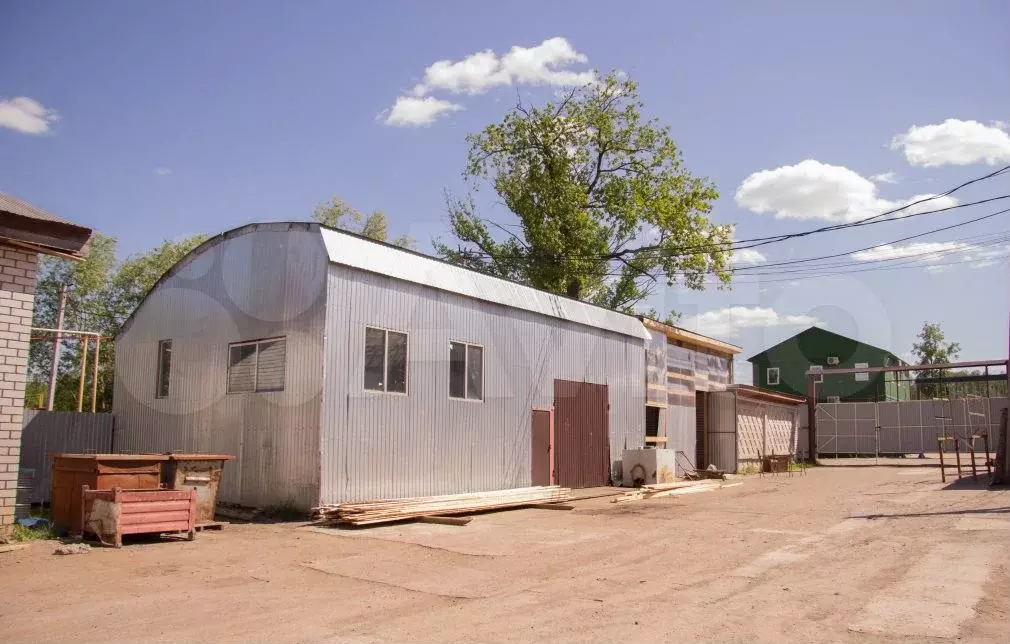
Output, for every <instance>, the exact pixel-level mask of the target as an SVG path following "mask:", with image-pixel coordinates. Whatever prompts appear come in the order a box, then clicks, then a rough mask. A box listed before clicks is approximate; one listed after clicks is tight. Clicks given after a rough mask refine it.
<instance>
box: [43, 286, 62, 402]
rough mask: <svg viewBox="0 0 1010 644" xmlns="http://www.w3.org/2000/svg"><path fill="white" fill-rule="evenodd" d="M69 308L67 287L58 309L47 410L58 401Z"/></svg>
mask: <svg viewBox="0 0 1010 644" xmlns="http://www.w3.org/2000/svg"><path fill="white" fill-rule="evenodd" d="M66 306H67V285H66V284H64V285H63V286H62V287H61V288H60V306H59V308H58V309H56V341H55V342H53V368H52V371H51V372H50V374H49V400H48V401H47V402H46V409H48V410H49V411H52V410H53V402H54V401H55V400H56V375H57V372H58V371H59V370H60V344H61V343H62V341H63V335H62V334H61V333H60V329H62V328H63V310H64V309H65V308H66Z"/></svg>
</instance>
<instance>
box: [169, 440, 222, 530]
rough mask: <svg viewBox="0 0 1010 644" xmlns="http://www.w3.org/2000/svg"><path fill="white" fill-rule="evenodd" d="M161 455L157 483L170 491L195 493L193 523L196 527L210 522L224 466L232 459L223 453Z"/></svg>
mask: <svg viewBox="0 0 1010 644" xmlns="http://www.w3.org/2000/svg"><path fill="white" fill-rule="evenodd" d="M165 456H166V458H167V459H168V460H167V461H165V463H164V464H163V466H162V469H161V482H162V483H163V484H164V485H165V487H167V488H171V489H173V490H190V489H192V490H196V523H197V525H205V524H208V523H212V522H213V521H214V508H215V507H217V492H218V488H219V487H220V486H221V475H222V474H223V473H224V463H225V461H230V460H232V459H233V458H235V457H234V456H229V455H227V454H176V453H171V452H170V453H168V454H166V455H165Z"/></svg>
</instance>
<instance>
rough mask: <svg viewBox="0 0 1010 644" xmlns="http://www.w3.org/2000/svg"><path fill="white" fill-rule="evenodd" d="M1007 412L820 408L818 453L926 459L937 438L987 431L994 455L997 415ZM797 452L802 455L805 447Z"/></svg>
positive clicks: (976, 405) (957, 405) (972, 402)
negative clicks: (914, 455)
mask: <svg viewBox="0 0 1010 644" xmlns="http://www.w3.org/2000/svg"><path fill="white" fill-rule="evenodd" d="M1006 406H1007V399H1006V398H974V399H967V398H960V399H955V400H908V401H902V402H881V403H818V404H817V452H818V453H819V454H825V455H828V454H860V455H868V456H872V455H874V454H877V453H879V454H918V453H930V452H936V451H937V442H936V439H937V436H939V435H948V436H949V435H953V434H954V433H955V432H956V433H957V434H958V435H960V436H966V435H968V434H971V433H981V429H982V428H983V427H988V431H987V432H986V433H987V434H988V435H989V441H990V447H989V448H990V450H992V449H994V448H995V439H996V428H997V427H998V425H999V418H1000V413H1001V410H1002V409H1003V408H1005V407H1006ZM802 415H803V416H805V414H802ZM804 433H805V432H801V436H802V435H803V434H804ZM979 446H981V443H979ZM800 447H801V449H802V450H804V451H805V441H804V442H803V443H802V444H801V446H800ZM951 449H953V448H952V447H951Z"/></svg>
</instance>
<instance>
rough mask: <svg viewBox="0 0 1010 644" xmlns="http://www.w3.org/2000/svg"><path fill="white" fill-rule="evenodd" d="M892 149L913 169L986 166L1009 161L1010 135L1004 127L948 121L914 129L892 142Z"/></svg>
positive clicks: (1000, 125)
mask: <svg viewBox="0 0 1010 644" xmlns="http://www.w3.org/2000/svg"><path fill="white" fill-rule="evenodd" d="M891 149H892V150H901V151H902V152H904V154H905V159H906V160H907V161H908V162H909V163H910V164H912V165H914V166H924V167H927V168H930V167H935V166H941V165H970V164H972V163H982V162H985V163H987V164H989V165H995V164H997V163H1005V162H1007V161H1010V134H1007V132H1006V124H1003V123H999V122H997V123H994V124H993V125H984V124H982V123H979V122H978V121H961V120H958V119H947V120H946V121H944V122H943V123H939V124H936V125H923V126H918V125H913V126H912V127H910V128H908V132H906V133H904V134H899V135H897V136H895V137H894V138H893V139H891Z"/></svg>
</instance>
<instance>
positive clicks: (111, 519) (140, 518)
mask: <svg viewBox="0 0 1010 644" xmlns="http://www.w3.org/2000/svg"><path fill="white" fill-rule="evenodd" d="M80 525H81V531H82V533H83V534H93V535H95V536H96V537H98V540H99V541H101V542H102V543H103V544H105V545H110V546H115V547H117V548H118V547H120V546H122V545H123V535H125V534H148V533H162V532H185V533H186V536H187V537H188V538H189V540H190V541H192V540H193V539H195V538H196V490H194V489H190V490H124V489H122V488H118V487H117V488H113V489H111V490H89V489H88V486H87V485H85V486H83V488H82V489H81V517H80Z"/></svg>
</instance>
